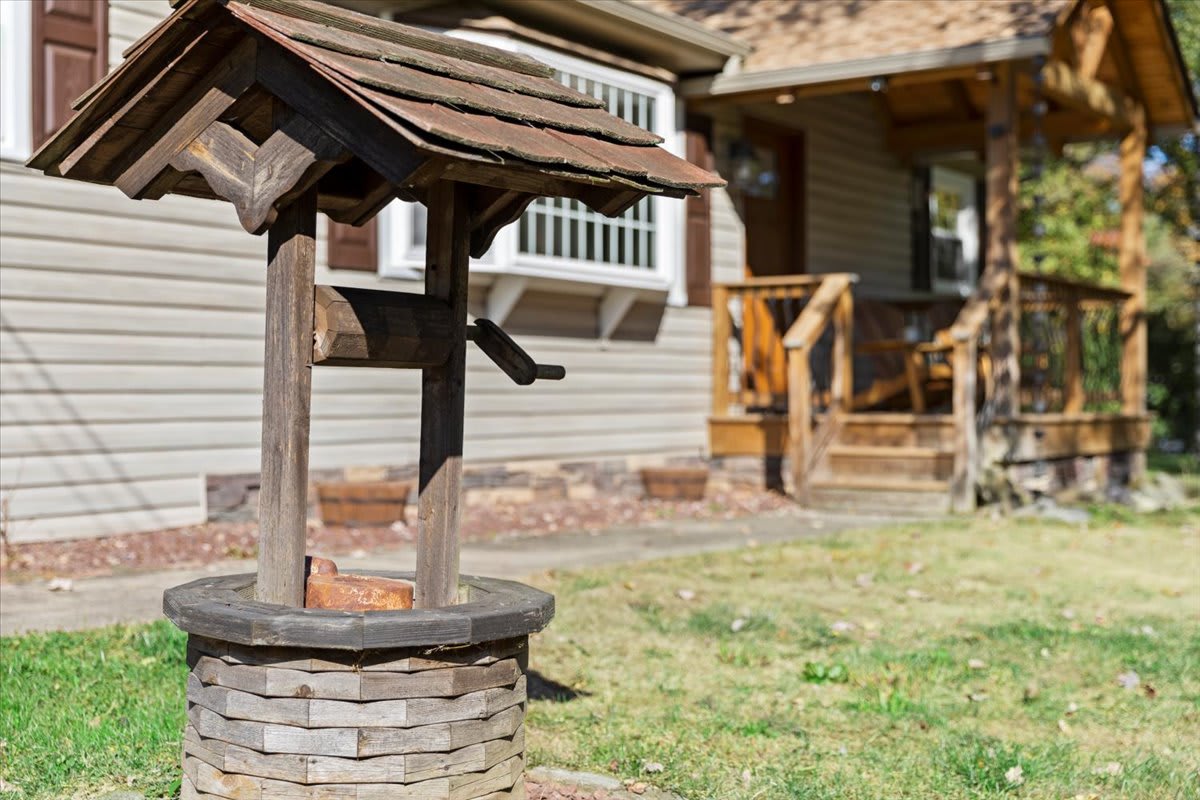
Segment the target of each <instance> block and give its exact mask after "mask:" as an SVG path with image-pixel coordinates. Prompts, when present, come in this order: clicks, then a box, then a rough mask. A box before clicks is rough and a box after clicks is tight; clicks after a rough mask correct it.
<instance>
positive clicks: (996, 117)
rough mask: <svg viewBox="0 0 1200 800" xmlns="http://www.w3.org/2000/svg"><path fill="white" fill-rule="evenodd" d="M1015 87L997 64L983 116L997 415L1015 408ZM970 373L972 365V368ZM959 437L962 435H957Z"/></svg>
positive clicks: (1011, 75) (1009, 68)
mask: <svg viewBox="0 0 1200 800" xmlns="http://www.w3.org/2000/svg"><path fill="white" fill-rule="evenodd" d="M1018 155H1019V148H1018V143H1017V82H1016V75H1015V71H1014V68H1013V65H1012V64H1011V63H1007V62H1006V63H1002V64H997V65H996V70H995V79H994V83H993V84H992V86H991V94H990V96H989V98H988V113H987V148H986V154H985V158H986V163H987V192H986V196H987V210H986V214H987V248H986V251H985V252H986V259H987V260H986V266H985V268H984V269H985V273H988V274H990V276H991V279H992V281H993V282H994V283H995V284H996V285H997V287H998V288H999V296H998V298H997V300H998V302H997V303H996V304H995V306H994V307H993V308H994V312H993V316H992V359H993V362H994V372H995V406H996V413H997V414H1014V413H1016V412H1017V411H1018V410H1019V409H1018V407H1017V403H1018V388H1019V387H1020V385H1021V376H1020V361H1019V354H1020V341H1019V332H1018V323H1019V320H1020V313H1021V302H1020V295H1019V292H1018V289H1017V280H1018V278H1017V160H1018ZM971 368H972V369H974V368H975V367H974V365H971ZM960 435H961V431H960Z"/></svg>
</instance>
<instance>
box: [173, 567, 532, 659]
mask: <svg viewBox="0 0 1200 800" xmlns="http://www.w3.org/2000/svg"><path fill="white" fill-rule="evenodd" d="M359 574H363V575H379V576H382V577H387V578H400V579H403V580H408V581H411V580H413V578H414V577H415V576H414V574H413V573H412V572H389V571H377V570H363V571H361V573H359ZM255 578H256V576H255V574H254V573H252V572H250V573H242V574H238V575H224V576H220V577H213V578H201V579H200V580H196V581H192V582H191V583H185V584H183V585H181V586H174V587H172V588H170V589H167V590H166V591H165V592H164V593H163V614H165V615H166V617H167V619H169V620H171V622H173V623H175V625H176V626H177V627H179V628H180V629H181V630H184V631H186V632H188V633H191V634H196V635H198V636H205V637H208V638H210V639H216V640H219V641H225V642H234V643H237V644H243V645H251V646H272V647H303V648H313V649H322V650H356V651H360V650H383V649H391V648H405V647H429V646H436V645H461V644H474V643H477V642H492V641H497V640H500V639H510V638H513V637H517V636H528V635H529V634H531V633H536V632H537V631H540V630H541V629H542V628H544V627H546V625H547V624H549V622H550V620H551V618H552V617H553V616H554V595H551V594H547V593H546V592H543V591H541V590H539V589H534V588H533V587H532V586H526V585H525V584H523V583H517V582H516V581H506V580H501V579H499V578H484V577H477V576H471V575H464V576H462V577H461V579H460V585H461V586H462V587H463V589H464V590H465V593H466V596H467V602H465V603H460V604H459V605H454V606H447V607H445V608H433V609H429V608H422V609H412V610H405V611H331V610H326V609H316V608H290V607H287V606H280V605H274V604H271V603H260V602H258V601H256V600H254V599H253V591H254V582H255Z"/></svg>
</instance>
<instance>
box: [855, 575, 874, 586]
mask: <svg viewBox="0 0 1200 800" xmlns="http://www.w3.org/2000/svg"><path fill="white" fill-rule="evenodd" d="M874 582H875V573H874V572H862V573H859V574H858V575H855V576H854V584H855V585H856V586H857V587H858V588H860V589H869V588H870V587H871V584H873V583H874Z"/></svg>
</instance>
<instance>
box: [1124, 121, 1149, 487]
mask: <svg viewBox="0 0 1200 800" xmlns="http://www.w3.org/2000/svg"><path fill="white" fill-rule="evenodd" d="M1131 117H1132V122H1133V127H1132V129H1131V130H1130V131H1129V133H1127V134H1125V138H1123V139H1122V140H1121V177H1120V199H1121V238H1120V242H1119V245H1118V251H1117V263H1118V266H1119V268H1120V272H1121V288H1122V289H1124V290H1125V291H1127V292H1129V298H1128V299H1127V300H1125V302H1124V303H1122V304H1121V312H1120V313H1121V336H1122V348H1121V410H1122V411H1123V412H1124V413H1126V414H1130V415H1139V416H1140V415H1143V414H1145V413H1146V359H1147V353H1146V346H1147V339H1146V236H1145V231H1144V230H1143V227H1142V219H1143V216H1144V208H1143V194H1144V192H1143V188H1142V163H1143V162H1144V161H1145V159H1146V138H1147V135H1146V114H1145V110H1144V109H1143V108H1142V107H1141V106H1136V107H1134V109H1133V113H1132V114H1131ZM1145 470H1146V454H1145V453H1144V452H1137V453H1135V454H1133V458H1132V461H1131V464H1130V474H1131V477H1132V478H1133V479H1135V480H1137V479H1139V478H1140V477H1141V476H1142V475H1143V474H1144V473H1145Z"/></svg>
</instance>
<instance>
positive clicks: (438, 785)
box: [182, 634, 528, 800]
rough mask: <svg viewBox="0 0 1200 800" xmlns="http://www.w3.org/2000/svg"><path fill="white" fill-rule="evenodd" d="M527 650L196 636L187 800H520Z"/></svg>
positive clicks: (500, 645) (512, 643)
mask: <svg viewBox="0 0 1200 800" xmlns="http://www.w3.org/2000/svg"><path fill="white" fill-rule="evenodd" d="M527 652H528V637H526V636H518V637H515V638H510V639H504V640H501V641H496V642H486V643H482V644H473V645H466V646H461V645H460V646H453V647H420V648H406V649H390V650H371V651H362V652H352V651H349V652H348V651H338V650H318V649H310V648H296V647H269V646H266V647H264V646H250V645H239V644H233V643H228V642H221V641H217V640H214V639H209V638H206V637H203V636H197V635H194V634H193V635H191V636H190V637H189V639H188V664H189V666H190V667H191V672H190V674H189V675H188V686H187V700H188V724H187V729H186V734H185V737H184V745H183V771H184V777H183V791H182V800H193V799H194V800H210V798H211V799H212V800H403V799H405V798H413V800H416V799H417V798H420V800H515V799H516V798H521V799H522V800H523V798H525V783H524V779H523V778H524V753H525V727H524V722H525V700H526V695H525V681H526V679H525V670H526V665H527Z"/></svg>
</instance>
